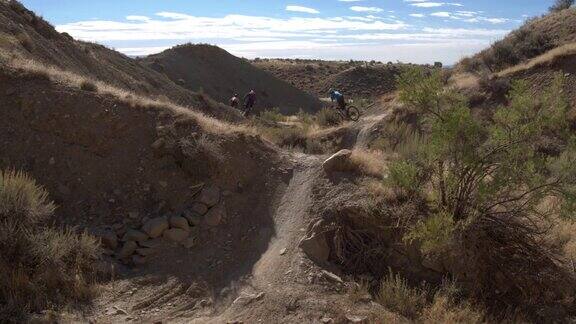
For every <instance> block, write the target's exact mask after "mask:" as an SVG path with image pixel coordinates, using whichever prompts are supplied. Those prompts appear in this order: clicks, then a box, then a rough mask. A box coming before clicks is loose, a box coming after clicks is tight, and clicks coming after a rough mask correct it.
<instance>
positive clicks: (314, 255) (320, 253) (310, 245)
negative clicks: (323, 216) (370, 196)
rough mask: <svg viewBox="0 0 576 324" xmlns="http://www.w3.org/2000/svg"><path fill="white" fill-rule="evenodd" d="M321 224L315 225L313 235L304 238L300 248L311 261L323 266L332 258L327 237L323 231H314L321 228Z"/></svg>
mask: <svg viewBox="0 0 576 324" xmlns="http://www.w3.org/2000/svg"><path fill="white" fill-rule="evenodd" d="M320 222H321V221H320ZM320 222H318V223H316V224H315V225H314V228H313V230H312V233H310V234H309V235H307V236H305V237H304V238H302V240H301V241H300V244H299V246H300V248H301V249H302V251H304V253H306V255H307V256H308V258H310V260H312V261H314V262H316V263H317V264H319V265H322V264H324V263H326V262H327V261H328V258H329V257H330V246H329V245H328V242H327V241H326V236H325V235H324V234H323V233H322V232H321V231H315V230H314V229H315V228H317V227H319V226H320Z"/></svg>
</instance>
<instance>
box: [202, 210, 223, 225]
mask: <svg viewBox="0 0 576 324" xmlns="http://www.w3.org/2000/svg"><path fill="white" fill-rule="evenodd" d="M224 218H226V207H224V204H220V205H218V206H216V207H213V208H211V209H210V210H209V211H208V213H207V214H206V215H205V216H204V221H205V222H206V224H207V225H208V226H212V227H215V226H218V225H220V224H221V223H222V221H223V220H224Z"/></svg>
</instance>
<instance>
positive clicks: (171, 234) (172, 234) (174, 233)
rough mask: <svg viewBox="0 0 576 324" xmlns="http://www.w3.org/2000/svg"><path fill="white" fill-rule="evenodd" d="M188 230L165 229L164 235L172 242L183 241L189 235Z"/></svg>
mask: <svg viewBox="0 0 576 324" xmlns="http://www.w3.org/2000/svg"><path fill="white" fill-rule="evenodd" d="M188 234H189V233H188V232H187V231H185V230H183V229H181V228H171V229H169V230H166V231H164V237H165V238H166V239H168V240H170V241H172V242H183V241H184V240H185V239H186V238H187V237H188Z"/></svg>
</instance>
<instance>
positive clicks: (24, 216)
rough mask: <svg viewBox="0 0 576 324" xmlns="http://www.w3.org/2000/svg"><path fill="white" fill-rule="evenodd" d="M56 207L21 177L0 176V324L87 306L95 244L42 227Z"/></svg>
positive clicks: (13, 174) (12, 174) (88, 238)
mask: <svg viewBox="0 0 576 324" xmlns="http://www.w3.org/2000/svg"><path fill="white" fill-rule="evenodd" d="M53 211H54V205H53V204H52V203H51V202H50V201H48V194H47V192H46V191H45V190H44V189H43V188H41V187H39V186H38V185H36V183H35V182H34V180H32V179H31V178H30V177H28V176H27V175H25V174H24V173H21V172H14V171H4V172H2V171H0V321H1V322H19V321H23V320H24V319H25V317H26V316H27V314H28V313H30V312H40V311H43V310H45V309H46V308H47V307H51V308H54V307H55V308H57V307H61V306H64V305H66V304H68V303H77V302H85V301H87V300H88V299H89V298H90V297H91V296H92V293H93V290H92V289H91V287H92V282H93V280H95V272H94V267H93V262H94V261H95V260H96V259H97V258H98V256H99V255H100V250H99V245H98V243H97V241H96V239H95V238H93V237H92V236H89V235H87V234H80V235H78V234H76V233H75V232H74V231H72V230H71V229H66V230H63V231H62V230H55V229H50V228H46V227H44V226H42V225H41V224H42V221H43V220H45V219H47V218H48V217H49V216H51V214H52V212H53Z"/></svg>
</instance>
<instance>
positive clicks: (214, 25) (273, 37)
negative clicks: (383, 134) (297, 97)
mask: <svg viewBox="0 0 576 324" xmlns="http://www.w3.org/2000/svg"><path fill="white" fill-rule="evenodd" d="M443 1H448V2H443ZM452 1H453V2H452ZM553 1H554V0H321V1H320V0H317V1H312V0H281V1H270V0H251V1H239V0H212V1H207V0H203V1H197V0H163V1H159V0H138V1H136V0H98V1H78V0H22V2H23V3H24V5H26V6H27V7H28V8H29V9H31V10H33V11H35V12H36V13H38V14H40V15H42V16H43V17H44V18H45V19H47V20H48V21H50V22H51V23H52V24H54V25H55V26H56V28H57V29H58V30H59V31H62V32H68V33H69V34H71V35H72V36H74V37H75V38H79V39H83V40H87V41H92V42H97V43H100V44H104V45H107V46H110V47H112V48H115V49H117V50H119V51H121V52H123V53H126V54H128V55H146V54H151V53H156V52H159V51H162V50H164V49H166V48H168V47H171V46H173V45H176V44H181V43H185V42H193V43H210V44H215V45H218V46H221V47H223V48H224V49H226V50H228V51H229V52H231V53H232V54H235V55H238V56H243V57H249V58H254V57H290V58H296V57H299V58H321V59H339V60H348V59H362V60H372V59H374V60H379V61H385V62H387V61H397V60H399V61H403V62H414V63H430V62H434V61H442V62H444V63H446V64H451V63H454V62H455V61H457V60H458V59H460V58H461V57H463V56H465V55H470V54H472V53H475V52H477V51H479V50H481V49H482V48H484V47H486V46H488V45H489V44H490V43H491V42H493V41H494V40H497V39H499V38H502V37H503V36H504V35H505V34H506V33H507V32H509V31H510V30H512V29H514V28H516V27H518V26H519V25H520V24H522V22H523V21H524V20H525V19H527V18H528V17H532V16H536V15H540V14H543V13H545V12H546V10H547V8H548V7H549V6H550V5H551V4H552V2H553Z"/></svg>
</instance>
